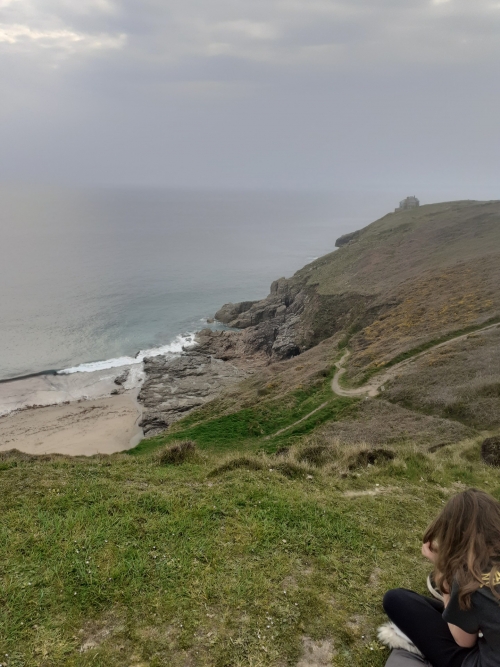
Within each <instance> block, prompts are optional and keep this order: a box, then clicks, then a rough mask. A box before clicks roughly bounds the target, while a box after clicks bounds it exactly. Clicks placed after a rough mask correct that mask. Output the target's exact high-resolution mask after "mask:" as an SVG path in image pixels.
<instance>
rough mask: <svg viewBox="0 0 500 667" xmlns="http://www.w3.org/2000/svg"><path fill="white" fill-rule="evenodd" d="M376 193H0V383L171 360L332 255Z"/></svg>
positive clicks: (374, 207) (383, 207)
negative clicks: (227, 312) (273, 287)
mask: <svg viewBox="0 0 500 667" xmlns="http://www.w3.org/2000/svg"><path fill="white" fill-rule="evenodd" d="M392 203H393V202H392V200H391V202H389V201H386V200H385V198H384V197H383V196H379V197H377V196H375V197H374V196H373V195H370V194H366V193H365V194H360V193H338V192H303V191H300V192H283V191H281V192H274V191H241V192H237V191H187V190H186V191H172V190H161V189H134V188H123V189H116V188H115V189H110V188H100V189H98V188H79V189H77V188H73V189H72V188H67V187H65V188H57V187H51V186H19V185H15V186H12V185H11V186H1V187H0V234H1V242H0V380H7V379H12V378H18V377H22V376H27V375H31V374H38V373H45V372H47V371H49V372H57V373H59V374H74V373H87V372H94V371H97V370H105V369H110V368H120V367H121V366H127V365H130V364H134V363H140V361H141V359H142V358H143V357H144V356H146V355H155V354H165V353H177V352H180V350H181V349H182V346H183V345H185V344H186V343H189V342H190V341H192V336H193V333H194V332H195V331H197V330H199V329H201V328H203V327H206V326H214V327H218V326H220V325H218V324H217V323H213V324H207V320H210V319H211V318H212V317H213V315H214V313H215V312H216V311H217V310H218V309H219V308H220V307H221V306H222V305H223V304H224V303H227V302H230V301H232V302H236V301H241V300H252V299H260V298H263V297H265V296H266V295H267V294H268V293H269V287H270V283H271V282H272V281H273V280H275V279H276V278H279V277H281V276H291V275H292V274H293V273H294V272H295V271H296V270H298V269H300V268H301V267H302V266H303V265H305V264H307V263H308V262H311V261H312V260H314V259H315V258H316V257H319V256H321V255H324V254H326V253H329V252H331V251H333V250H334V249H335V240H336V238H337V237H338V236H340V235H341V234H343V233H346V232H349V231H352V230H354V229H358V228H360V227H362V226H364V225H366V224H367V223H369V222H371V221H372V220H374V219H376V218H377V217H380V216H381V215H383V214H384V213H386V212H387V211H388V210H390V209H389V208H388V206H389V204H392Z"/></svg>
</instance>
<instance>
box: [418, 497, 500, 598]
mask: <svg viewBox="0 0 500 667" xmlns="http://www.w3.org/2000/svg"><path fill="white" fill-rule="evenodd" d="M426 542H430V543H431V548H432V550H433V551H434V552H435V554H436V559H435V562H434V565H435V572H434V579H435V582H436V584H437V585H438V586H439V588H441V590H444V591H447V592H450V590H449V589H450V588H451V586H452V584H453V582H456V583H457V584H458V589H459V594H458V600H459V605H460V607H461V609H470V606H471V595H472V593H474V592H475V591H477V590H478V588H480V587H482V586H488V587H489V588H490V589H491V591H492V592H493V594H494V595H495V597H497V598H498V599H499V600H500V592H499V588H498V584H499V582H500V503H499V502H498V501H497V500H495V498H493V497H492V496H490V495H489V494H487V493H485V492H484V491H479V490H478V489H468V490H467V491H464V492H463V493H459V494H458V495H456V496H453V498H451V499H450V500H449V501H448V503H447V504H446V505H445V507H444V508H443V511H442V512H441V514H440V515H439V516H438V517H437V518H436V519H435V520H434V521H433V522H432V523H431V525H430V526H429V527H428V528H427V530H426V532H425V535H424V543H426Z"/></svg>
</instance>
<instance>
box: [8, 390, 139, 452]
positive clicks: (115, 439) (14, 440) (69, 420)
mask: <svg viewBox="0 0 500 667" xmlns="http://www.w3.org/2000/svg"><path fill="white" fill-rule="evenodd" d="M135 393H136V392H135V391H133V390H131V391H127V392H126V393H123V394H120V395H118V396H108V397H106V398H98V399H95V400H81V401H76V402H73V403H69V404H64V405H51V406H47V407H37V408H28V409H24V410H19V411H17V412H11V413H10V414H8V415H4V416H3V417H0V451H6V450H9V449H19V450H20V451H22V452H27V453H29V454H54V453H57V454H66V455H69V456H78V455H84V456H91V455H92V454H113V453H115V452H120V451H124V450H126V449H130V448H132V447H134V446H135V445H136V444H138V442H139V441H140V439H141V437H142V430H141V429H140V428H139V427H138V422H139V421H140V416H141V415H140V407H139V406H138V404H137V401H136V398H135Z"/></svg>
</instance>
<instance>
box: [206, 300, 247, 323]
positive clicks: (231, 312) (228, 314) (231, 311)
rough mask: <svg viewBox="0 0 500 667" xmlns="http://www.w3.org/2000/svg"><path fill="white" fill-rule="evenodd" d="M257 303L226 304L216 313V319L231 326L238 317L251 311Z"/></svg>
mask: <svg viewBox="0 0 500 667" xmlns="http://www.w3.org/2000/svg"><path fill="white" fill-rule="evenodd" d="M254 303H257V301H241V303H226V304H225V305H224V306H222V308H221V309H220V310H218V311H217V312H216V313H215V319H216V320H217V321H218V322H222V324H229V323H230V322H232V321H233V320H235V319H236V318H237V317H238V315H241V313H244V312H245V311H247V310H249V309H250V308H251V307H252V306H253V305H254Z"/></svg>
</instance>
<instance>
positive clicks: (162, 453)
mask: <svg viewBox="0 0 500 667" xmlns="http://www.w3.org/2000/svg"><path fill="white" fill-rule="evenodd" d="M195 458H196V445H195V444H194V442H192V441H191V440H186V441H185V442H178V443H176V444H175V445H171V446H170V447H164V448H163V449H160V450H159V451H158V452H156V454H155V456H154V459H155V461H156V463H158V465H181V464H182V463H186V462H188V461H193V460H194V459H195Z"/></svg>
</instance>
